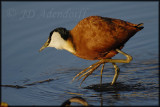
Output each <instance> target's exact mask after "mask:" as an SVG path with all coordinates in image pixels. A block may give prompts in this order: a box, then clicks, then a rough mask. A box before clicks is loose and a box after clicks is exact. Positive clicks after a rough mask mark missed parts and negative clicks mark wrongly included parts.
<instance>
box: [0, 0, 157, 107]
mask: <svg viewBox="0 0 160 107" xmlns="http://www.w3.org/2000/svg"><path fill="white" fill-rule="evenodd" d="M1 9H2V11H1V12H2V36H1V41H2V43H1V52H2V60H1V62H2V65H1V67H2V68H1V77H2V78H1V80H2V81H1V84H2V85H8V84H10V85H24V84H27V83H32V82H35V81H42V80H47V79H54V80H53V81H51V82H45V83H41V84H36V85H32V86H27V88H20V89H16V88H11V87H1V89H2V96H1V99H2V101H3V102H6V103H8V104H9V105H61V104H62V103H63V102H64V101H65V100H67V99H69V98H71V97H73V96H80V97H83V98H84V99H86V101H87V102H88V103H89V104H91V105H97V106H100V105H104V106H118V105H121V106H123V105H128V106H136V105H158V95H159V93H158V89H159V83H158V78H159V77H158V74H159V73H158V71H159V62H158V23H159V22H158V2H18V1H17V2H4V1H3V2H2V8H1ZM92 15H99V16H104V17H112V18H118V19H122V20H125V21H129V22H132V23H135V24H138V23H144V29H143V30H142V31H140V32H138V33H137V34H136V35H135V36H134V37H132V38H131V39H130V40H129V41H128V42H127V43H126V44H125V47H124V48H123V51H124V52H126V53H128V54H130V55H131V56H132V57H133V61H132V62H131V63H129V64H118V65H119V67H120V69H121V71H120V75H119V78H118V80H117V82H119V83H122V84H123V85H125V86H128V85H129V86H132V85H135V84H136V85H137V84H141V87H144V89H143V88H142V89H141V87H138V89H135V90H130V91H129V90H126V91H121V90H119V91H116V92H112V93H111V92H108V91H103V92H98V91H95V90H93V89H86V88H84V87H86V86H91V85H94V84H99V83H100V72H99V70H100V68H99V69H98V70H97V71H95V72H94V73H93V74H92V75H91V76H89V77H88V78H87V79H86V80H85V81H84V83H83V84H82V87H79V85H80V82H81V81H74V82H73V83H71V80H72V78H73V77H74V76H75V75H76V74H77V73H79V72H80V71H81V70H83V69H84V68H86V67H88V66H90V65H91V64H93V63H94V62H96V61H88V60H84V59H80V58H78V57H76V56H74V55H72V54H71V53H69V52H67V51H65V50H61V51H60V50H56V49H54V48H46V49H45V50H44V51H42V52H41V53H39V52H38V50H39V49H40V47H41V46H42V45H43V44H44V42H45V41H46V40H47V38H48V36H49V33H50V31H51V30H53V29H55V28H56V27H65V28H67V29H72V28H73V27H74V26H75V25H76V24H77V23H78V22H79V21H80V20H82V19H83V18H85V17H88V16H92ZM114 58H124V57H123V56H122V55H119V54H118V55H116V56H115V57H114ZM113 75H114V69H113V66H112V65H111V64H106V65H105V69H104V73H103V83H110V82H111V81H112V78H113Z"/></svg>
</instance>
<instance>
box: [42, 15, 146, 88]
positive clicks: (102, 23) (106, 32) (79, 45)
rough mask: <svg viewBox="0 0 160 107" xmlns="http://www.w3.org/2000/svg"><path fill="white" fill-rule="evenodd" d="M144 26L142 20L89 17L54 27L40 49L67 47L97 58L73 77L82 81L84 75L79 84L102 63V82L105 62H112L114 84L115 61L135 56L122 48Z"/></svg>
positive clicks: (74, 52) (73, 51) (88, 58)
mask: <svg viewBox="0 0 160 107" xmlns="http://www.w3.org/2000/svg"><path fill="white" fill-rule="evenodd" d="M143 28H144V27H143V23H140V24H133V23H131V22H128V21H124V20H121V19H117V18H110V17H102V16H88V17H86V18H84V19H82V20H81V21H79V22H78V24H77V25H76V26H75V27H74V28H73V29H71V30H67V29H66V28H64V27H58V28H55V29H54V30H52V31H51V32H50V35H49V37H48V39H47V41H46V42H45V43H44V45H43V46H42V47H41V48H40V50H39V52H41V51H42V50H43V49H45V48H46V47H54V48H56V49H58V50H67V51H69V52H70V53H72V54H73V55H75V56H77V57H79V58H82V59H86V60H92V61H93V60H98V61H97V62H96V63H94V64H92V65H91V66H89V67H87V68H85V69H84V70H82V71H81V72H80V73H78V74H77V75H76V76H75V77H74V78H73V79H72V81H74V80H75V79H76V78H77V77H79V78H78V80H80V79H81V78H82V77H83V80H82V82H81V83H80V85H81V84H82V83H83V81H84V80H85V79H86V78H87V77H88V76H89V75H91V74H92V73H93V72H94V71H95V70H96V69H97V68H98V67H100V66H101V65H102V68H101V70H100V72H101V80H100V83H102V74H103V70H104V66H105V63H112V64H113V67H114V68H115V74H114V77H113V80H112V82H111V85H114V84H115V83H116V81H117V78H118V76H119V72H120V68H119V67H118V66H117V64H116V63H130V62H131V61H132V59H133V58H132V56H131V55H129V54H127V53H125V52H123V51H122V48H123V47H124V45H125V43H126V42H127V41H128V40H129V39H130V38H131V37H132V36H134V35H135V34H136V33H137V32H138V31H141V30H142V29H143ZM118 53H120V54H122V55H124V56H125V57H126V59H112V57H114V56H115V55H116V54H118Z"/></svg>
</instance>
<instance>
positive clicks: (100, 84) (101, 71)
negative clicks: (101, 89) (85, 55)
mask: <svg viewBox="0 0 160 107" xmlns="http://www.w3.org/2000/svg"><path fill="white" fill-rule="evenodd" d="M104 65H105V63H103V65H102V69H101V81H100V85H102V73H103V69H104Z"/></svg>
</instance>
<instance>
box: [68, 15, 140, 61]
mask: <svg viewBox="0 0 160 107" xmlns="http://www.w3.org/2000/svg"><path fill="white" fill-rule="evenodd" d="M137 26H138V25H137V24H132V23H129V22H125V21H123V20H120V19H113V18H107V17H100V16H90V17H87V18H85V19H83V20H81V21H80V22H79V23H78V24H77V25H76V26H75V27H74V28H73V29H72V30H70V34H71V35H72V39H73V41H74V42H73V44H74V46H75V49H76V54H75V55H76V56H78V57H81V58H84V59H89V60H97V59H103V58H111V57H113V56H114V55H115V54H117V52H116V51H115V49H116V48H122V47H123V45H124V44H125V43H126V42H127V41H128V39H129V38H130V37H132V36H133V35H134V34H135V33H136V32H137V31H139V30H141V28H140V27H137Z"/></svg>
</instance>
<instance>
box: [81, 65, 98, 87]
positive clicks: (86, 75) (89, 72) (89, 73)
mask: <svg viewBox="0 0 160 107" xmlns="http://www.w3.org/2000/svg"><path fill="white" fill-rule="evenodd" d="M100 65H101V64H98V65H96V66H95V67H94V68H92V69H90V70H89V71H88V72H87V74H85V75H83V76H85V77H84V78H83V80H82V82H81V84H82V83H83V81H84V80H85V79H86V78H87V77H88V76H89V75H91V74H92V73H93V71H94V70H96V69H97V68H98V67H99V66H100ZM80 78H82V77H80ZM80 78H79V79H80ZM81 84H80V86H81Z"/></svg>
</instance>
